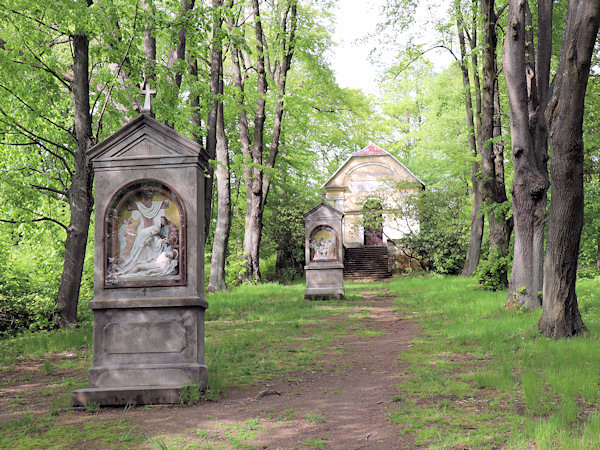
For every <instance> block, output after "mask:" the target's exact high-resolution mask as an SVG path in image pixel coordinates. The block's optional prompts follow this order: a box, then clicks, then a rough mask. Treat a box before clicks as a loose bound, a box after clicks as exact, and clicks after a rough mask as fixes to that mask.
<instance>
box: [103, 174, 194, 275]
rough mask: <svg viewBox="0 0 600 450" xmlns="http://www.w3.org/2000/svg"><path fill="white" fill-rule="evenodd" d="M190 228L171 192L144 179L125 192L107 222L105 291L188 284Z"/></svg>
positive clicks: (114, 203)
mask: <svg viewBox="0 0 600 450" xmlns="http://www.w3.org/2000/svg"><path fill="white" fill-rule="evenodd" d="M185 228H186V220H185V211H184V208H183V205H182V204H181V202H180V201H179V198H178V196H177V194H176V193H175V192H174V191H173V190H172V189H171V188H169V187H167V186H165V185H164V184H162V183H160V182H158V181H153V180H141V181H137V182H134V183H132V184H130V185H128V186H126V187H124V188H123V189H121V190H120V191H119V192H118V193H117V194H116V195H115V197H114V198H113V200H112V201H111V203H110V206H109V208H108V210H107V214H106V220H105V274H104V284H105V287H137V286H144V287H149V286H172V285H180V284H185V281H186V271H185V261H186V258H185V256H186V255H185V252H186V247H185Z"/></svg>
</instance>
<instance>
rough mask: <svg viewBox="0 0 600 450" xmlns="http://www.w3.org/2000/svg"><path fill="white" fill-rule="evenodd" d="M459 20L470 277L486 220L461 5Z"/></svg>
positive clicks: (465, 270)
mask: <svg viewBox="0 0 600 450" xmlns="http://www.w3.org/2000/svg"><path fill="white" fill-rule="evenodd" d="M457 13H458V16H457V17H458V18H457V21H456V24H457V28H458V39H459V44H460V56H461V59H460V68H461V72H462V78H463V88H464V90H465V108H466V113H467V127H468V129H469V150H470V151H471V154H472V155H473V158H474V160H473V165H472V167H471V185H472V190H473V210H472V212H471V232H470V234H469V247H468V248H467V258H466V260H465V265H464V268H463V271H462V275H463V276H465V277H470V276H472V275H473V274H474V273H475V270H476V269H477V266H478V265H479V258H480V257H481V241H482V238H483V226H484V219H483V214H482V213H481V205H482V195H481V181H480V179H479V163H478V162H477V154H478V152H477V139H476V133H477V130H476V129H475V121H474V118H473V100H472V98H471V82H470V80H469V69H468V66H467V54H466V53H467V51H466V45H465V35H464V24H463V18H462V15H460V5H459V4H457Z"/></svg>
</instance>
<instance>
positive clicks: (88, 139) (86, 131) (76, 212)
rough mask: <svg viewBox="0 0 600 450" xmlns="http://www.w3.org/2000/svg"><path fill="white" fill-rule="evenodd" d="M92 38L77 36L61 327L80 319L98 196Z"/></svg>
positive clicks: (59, 306)
mask: <svg viewBox="0 0 600 450" xmlns="http://www.w3.org/2000/svg"><path fill="white" fill-rule="evenodd" d="M88 56H89V42H88V38H87V36H81V35H78V36H73V83H72V84H71V89H72V92H73V111H74V116H75V135H76V138H77V151H76V152H75V158H74V160H75V161H74V165H75V167H74V171H73V178H72V180H71V186H70V188H69V192H68V199H69V207H70V211H71V218H70V222H69V227H68V228H67V238H66V241H65V263H64V266H63V271H62V276H61V279H60V285H59V288H58V294H57V297H56V304H57V317H56V322H57V324H58V325H59V326H60V327H64V326H67V325H72V324H73V323H75V322H76V321H77V304H78V303H79V288H80V285H81V275H82V273H83V263H84V261H85V249H86V245H87V238H88V231H89V227H90V215H91V213H92V207H93V204H94V199H93V196H92V185H93V172H92V168H91V165H90V164H89V161H88V159H87V150H88V148H90V146H91V145H92V144H93V142H92V139H93V138H92V136H93V135H92V116H91V114H90V97H89V74H88V70H89V68H88V63H89V61H88Z"/></svg>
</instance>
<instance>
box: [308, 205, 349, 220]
mask: <svg viewBox="0 0 600 450" xmlns="http://www.w3.org/2000/svg"><path fill="white" fill-rule="evenodd" d="M343 215H344V214H343V213H341V212H340V211H338V210H337V209H335V208H332V207H331V206H329V205H327V204H326V203H319V204H318V205H317V206H315V207H314V208H311V209H310V210H308V211H307V212H305V213H304V220H307V221H308V220H323V219H337V220H340V219H341V218H342V216H343Z"/></svg>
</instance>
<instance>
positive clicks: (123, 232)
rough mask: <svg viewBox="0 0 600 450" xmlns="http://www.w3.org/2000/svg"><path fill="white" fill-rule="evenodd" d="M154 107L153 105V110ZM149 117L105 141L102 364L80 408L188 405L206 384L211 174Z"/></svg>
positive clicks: (99, 160)
mask: <svg viewBox="0 0 600 450" xmlns="http://www.w3.org/2000/svg"><path fill="white" fill-rule="evenodd" d="M147 109H148V108H147ZM147 109H146V114H142V115H140V116H139V117H138V118H136V119H134V120H133V121H131V122H129V123H128V124H127V125H125V126H124V127H123V128H121V129H120V130H119V131H117V132H116V133H114V134H113V135H111V136H110V137H108V138H107V139H105V140H104V141H102V142H100V143H99V144H97V145H95V146H94V147H92V148H91V149H90V150H89V153H88V156H89V158H90V160H91V162H92V164H93V169H94V173H95V220H96V232H95V257H94V299H93V300H92V301H91V302H90V303H89V307H90V308H91V309H92V310H93V313H94V362H93V366H92V367H91V368H90V371H89V388H86V389H78V390H76V391H73V392H72V393H71V404H72V405H73V406H85V405H87V404H89V403H91V402H94V403H95V404H98V405H125V404H156V403H175V402H177V401H178V396H179V388H181V387H183V386H184V385H186V384H190V383H197V384H199V385H200V386H201V387H206V383H207V377H208V370H207V367H206V364H205V361H204V311H205V309H206V308H207V306H208V305H207V303H206V301H205V300H204V169H205V167H206V165H207V162H208V161H207V156H206V154H205V153H204V151H203V150H202V149H201V148H200V146H198V145H197V144H196V143H194V142H193V141H191V140H189V139H187V138H186V137H184V136H182V135H180V134H179V133H177V132H175V131H174V130H172V129H171V128H169V127H167V126H165V125H163V124H162V123H160V122H158V121H156V120H155V119H154V118H152V117H151V114H149V113H148V111H147Z"/></svg>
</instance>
